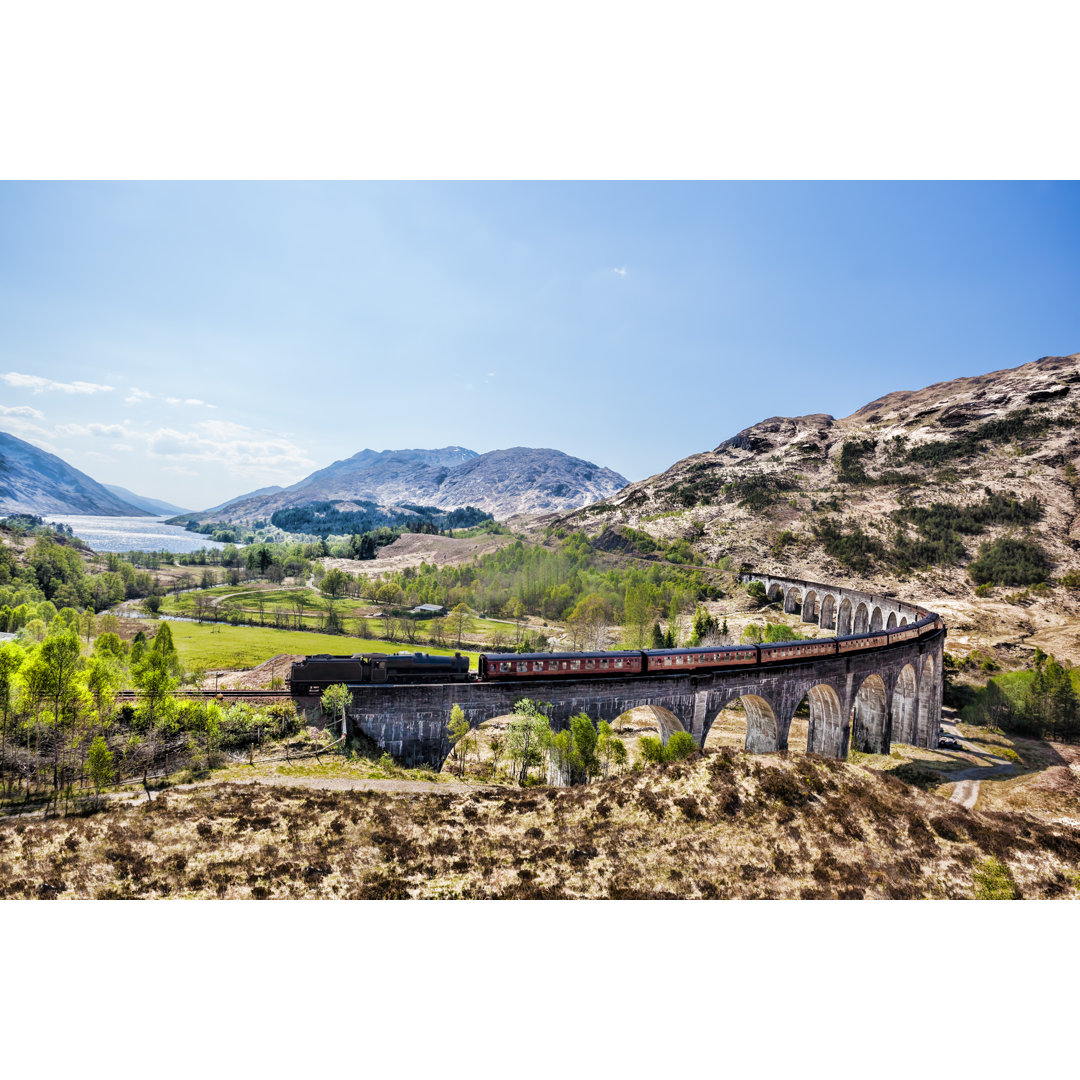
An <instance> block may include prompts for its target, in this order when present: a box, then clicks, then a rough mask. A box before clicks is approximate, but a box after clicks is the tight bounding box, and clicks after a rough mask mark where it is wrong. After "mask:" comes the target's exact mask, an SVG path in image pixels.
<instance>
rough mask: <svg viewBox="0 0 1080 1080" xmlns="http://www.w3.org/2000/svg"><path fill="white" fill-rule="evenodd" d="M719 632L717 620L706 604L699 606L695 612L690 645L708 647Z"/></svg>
mask: <svg viewBox="0 0 1080 1080" xmlns="http://www.w3.org/2000/svg"><path fill="white" fill-rule="evenodd" d="M716 632H717V627H716V620H715V619H714V618H713V617H712V616H711V615H710V614H709V611H708V609H707V608H706V607H705V605H704V604H698V606H697V609H696V610H695V611H694V621H693V631H692V633H691V634H690V644H691V645H692V646H696V645H706V644H708V643H709V639H710V638H712V637H714V636H715V634H716Z"/></svg>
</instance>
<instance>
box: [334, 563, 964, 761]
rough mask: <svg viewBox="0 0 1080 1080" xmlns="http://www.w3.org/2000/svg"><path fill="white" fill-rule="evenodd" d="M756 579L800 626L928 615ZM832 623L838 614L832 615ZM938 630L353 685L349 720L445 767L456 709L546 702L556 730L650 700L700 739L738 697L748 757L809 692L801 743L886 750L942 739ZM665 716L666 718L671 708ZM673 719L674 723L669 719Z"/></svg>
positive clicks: (879, 600)
mask: <svg viewBox="0 0 1080 1080" xmlns="http://www.w3.org/2000/svg"><path fill="white" fill-rule="evenodd" d="M743 580H744V581H761V582H762V583H763V584H764V585H765V589H766V595H768V596H770V597H773V598H775V599H776V600H777V601H779V602H781V603H782V604H783V606H784V608H785V610H789V609H790V610H791V611H792V612H801V618H802V620H803V621H804V622H816V623H818V625H820V626H821V627H823V628H826V629H835V630H836V632H837V634H838V635H843V634H848V633H851V632H852V630H851V625H852V622H853V621H854V622H855V623H856V624H857V623H858V621H859V620H860V619H861V620H863V623H864V628H868V627H870V626H876V627H883V626H885V625H887V623H888V621H889V620H890V619H892V620H893V621H892V625H893V626H902V625H907V624H909V623H914V622H917V621H918V620H919V619H921V618H924V617H925V616H927V615H929V614H931V613H930V612H927V611H925V610H924V609H922V608H919V607H917V606H916V605H915V604H911V603H907V602H905V601H901V600H897V599H895V598H893V597H887V596H879V595H874V594H869V593H864V592H860V591H858V590H853V589H847V588H842V587H838V586H834V585H824V584H821V583H817V582H808V581H803V580H800V579H795V578H782V577H776V576H772V575H763V574H754V573H749V574H744V575H743ZM833 620H835V622H834V621H833ZM944 641H945V631H944V630H943V629H942V630H939V631H937V632H936V633H934V634H931V635H927V636H924V637H921V638H918V639H915V640H911V641H903V642H896V643H890V644H888V645H886V646H884V647H881V648H877V649H873V650H867V651H865V652H851V653H846V654H841V655H833V656H816V657H812V658H805V659H803V658H797V659H796V658H792V659H791V660H790V661H787V662H783V663H777V664H769V665H768V666H763V667H754V668H732V669H725V670H720V671H715V672H703V673H700V674H690V673H687V674H680V675H674V674H666V673H665V674H663V675H644V676H638V677H627V678H604V679H581V680H566V681H563V680H543V679H537V680H521V681H515V682H513V683H510V684H508V683H500V682H472V683H447V684H438V685H431V684H421V685H416V684H412V685H405V684H403V685H385V684H384V685H358V686H353V687H351V690H352V703H351V705H350V706H349V709H348V718H349V726H350V727H351V728H352V729H353V730H359V731H363V732H364V734H366V735H367V736H369V737H370V738H372V739H373V740H374V741H375V742H376V743H378V745H379V746H380V747H381V748H382V749H384V750H387V751H389V752H390V753H391V754H393V755H394V756H395V757H396V758H398V759H399V760H401V761H403V762H404V763H405V764H407V765H419V764H422V763H427V764H431V765H435V766H441V764H442V762H443V761H444V760H445V759H446V756H447V755H448V753H449V750H450V744H449V741H448V739H447V735H446V721H447V718H448V717H449V715H450V709H451V707H452V706H453V705H459V706H460V707H461V709H462V711H463V712H464V714H465V716H466V718H467V719H468V721H469V725H470V726H471V727H478V726H479V725H480V724H482V723H483V722H484V721H485V720H490V719H492V718H493V717H496V716H502V715H505V714H506V713H509V712H511V711H512V709H513V707H514V703H515V702H516V701H518V700H519V699H521V698H523V697H528V698H532V699H534V700H537V701H543V702H548V703H550V706H551V707H550V709H549V710H548V712H549V716H550V718H551V724H552V727H554V728H556V729H558V728H562V727H566V726H567V725H568V723H569V719H570V717H571V716H573V715H574V714H575V713H578V712H585V713H587V714H588V715H589V716H590V717H592V719H593V720H607V721H613V720H614V719H615V718H616V717H618V716H620V715H621V714H622V713H624V712H626V711H627V710H628V709H632V708H636V707H639V706H643V705H652V706H656V707H657V710H656V713H655V714H654V715H656V716H658V717H660V718H661V721H660V726H661V735H662V736H663V739H664V741H665V742H666V741H667V740H668V738H670V736H671V735H672V734H673V733H674V732H675V731H676V730H679V729H680V728H681V729H682V730H684V731H688V732H689V733H690V734H691V735H692V736H693V738H694V741H695V742H696V743H697V744H698V746H703V745H704V743H705V739H706V737H707V736H708V733H709V729H710V728H711V727H712V725H713V723H714V722H715V721H716V719H717V717H718V715H719V714H720V712H721V711H722V710H723V709H724V708H725V707H726V706H727V705H729V704H730V703H731V702H732V701H734V700H735V699H737V698H738V699H741V700H742V703H743V707H744V709H745V711H746V716H747V733H746V749H747V751H748V752H750V753H769V752H775V751H779V750H786V749H787V744H788V734H789V732H790V729H791V722H792V718H793V717H794V715H795V711H796V709H797V708H798V707H799V704H800V703H801V702H802V700H803V698H804V697H806V698H808V699H809V703H810V722H809V734H808V737H807V749H808V750H809V751H811V752H812V753H816V754H821V755H823V756H826V757H835V758H844V757H846V756H847V753H848V747H849V744H850V743H851V742H852V741H853V742H854V745H855V746H856V748H857V749H859V750H862V751H864V752H866V753H888V751H889V748H890V746H891V744H892V743H893V742H908V743H912V744H914V745H917V746H924V747H934V746H936V745H937V739H938V733H939V728H940V722H941V698H942V691H943V685H942V671H943V667H942V658H943V651H944ZM667 714H670V715H667ZM676 725H678V726H676Z"/></svg>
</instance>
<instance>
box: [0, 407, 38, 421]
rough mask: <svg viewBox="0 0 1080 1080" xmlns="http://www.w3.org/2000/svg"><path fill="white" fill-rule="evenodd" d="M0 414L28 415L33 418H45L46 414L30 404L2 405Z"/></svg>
mask: <svg viewBox="0 0 1080 1080" xmlns="http://www.w3.org/2000/svg"><path fill="white" fill-rule="evenodd" d="M0 416H26V417H29V418H30V419H31V420H44V419H45V414H44V413H43V412H39V411H38V410H37V409H31V408H30V406H29V405H10V406H9V405H0Z"/></svg>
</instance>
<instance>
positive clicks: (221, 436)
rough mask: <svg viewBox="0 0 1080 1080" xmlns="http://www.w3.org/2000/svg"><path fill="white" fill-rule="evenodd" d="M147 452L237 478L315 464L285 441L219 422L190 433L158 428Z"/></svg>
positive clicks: (198, 426) (207, 423)
mask: <svg viewBox="0 0 1080 1080" xmlns="http://www.w3.org/2000/svg"><path fill="white" fill-rule="evenodd" d="M147 448H148V450H149V451H150V453H151V454H154V455H155V456H157V457H167V458H171V459H172V460H173V461H174V462H191V463H195V462H204V463H208V464H215V465H219V466H223V467H225V468H227V469H228V470H229V471H230V472H232V473H235V474H238V475H258V474H263V473H268V472H275V471H288V472H289V473H290V474H291V473H295V472H296V471H297V470H298V469H311V468H314V467H315V465H316V464H317V463H316V462H315V461H314V460H312V459H311V458H309V457H308V455H307V452H306V451H305V450H303V449H302V448H301V447H299V446H297V445H296V444H295V443H292V442H290V441H289V440H288V439H283V438H280V437H278V436H273V435H262V434H260V433H259V432H257V431H253V430H252V429H251V428H247V427H244V426H243V425H241V424H233V423H228V422H226V421H220V420H204V421H202V422H201V423H198V424H196V425H195V427H194V428H193V429H192V430H189V431H178V430H177V429H175V428H158V430H157V431H155V432H154V433H153V434H152V435H150V436H148V437H147Z"/></svg>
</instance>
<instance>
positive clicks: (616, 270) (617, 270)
mask: <svg viewBox="0 0 1080 1080" xmlns="http://www.w3.org/2000/svg"><path fill="white" fill-rule="evenodd" d="M611 272H612V273H613V274H618V275H619V277H626V267H625V266H613V267H612V268H611Z"/></svg>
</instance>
